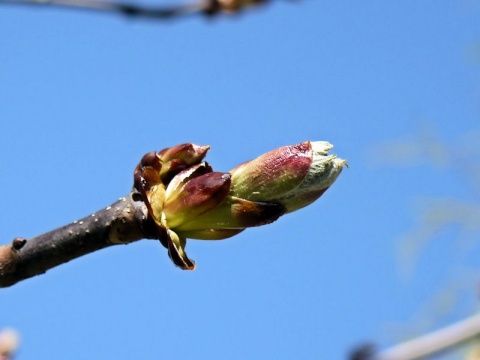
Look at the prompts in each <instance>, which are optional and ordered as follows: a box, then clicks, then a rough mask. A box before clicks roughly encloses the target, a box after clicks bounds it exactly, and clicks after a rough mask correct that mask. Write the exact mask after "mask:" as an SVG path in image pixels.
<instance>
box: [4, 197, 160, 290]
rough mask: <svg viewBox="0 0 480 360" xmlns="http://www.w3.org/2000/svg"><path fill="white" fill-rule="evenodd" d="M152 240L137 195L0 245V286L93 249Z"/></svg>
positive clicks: (152, 232) (43, 270) (152, 237)
mask: <svg viewBox="0 0 480 360" xmlns="http://www.w3.org/2000/svg"><path fill="white" fill-rule="evenodd" d="M144 238H149V239H154V238H156V232H155V229H154V228H153V224H151V219H150V218H149V217H148V210H147V208H146V206H145V203H144V202H143V201H142V200H141V197H139V194H137V193H131V194H129V195H128V196H125V197H122V198H120V199H119V200H118V201H117V202H115V203H114V204H112V205H111V206H108V207H106V208H104V209H102V210H100V211H98V212H95V213H93V214H91V215H89V216H87V217H85V218H83V219H81V220H79V221H74V222H73V223H70V224H68V225H65V226H62V227H60V228H58V229H55V230H53V231H50V232H48V233H45V234H43V235H39V236H36V237H33V238H31V239H29V240H26V239H23V238H15V239H14V240H13V241H12V243H11V244H9V245H4V246H0V287H6V286H10V285H13V284H15V283H17V282H19V281H21V280H24V279H27V278H30V277H32V276H35V275H39V274H42V273H44V272H46V271H47V270H48V269H51V268H53V267H55V266H57V265H60V264H63V263H66V262H68V261H70V260H72V259H75V258H78V257H80V256H83V255H85V254H88V253H91V252H93V251H96V250H100V249H103V248H105V247H108V246H112V245H117V244H128V243H131V242H133V241H137V240H140V239H144Z"/></svg>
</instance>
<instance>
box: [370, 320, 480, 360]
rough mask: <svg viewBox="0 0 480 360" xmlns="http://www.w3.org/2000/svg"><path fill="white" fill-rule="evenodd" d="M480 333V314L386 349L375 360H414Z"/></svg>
mask: <svg viewBox="0 0 480 360" xmlns="http://www.w3.org/2000/svg"><path fill="white" fill-rule="evenodd" d="M478 335H480V314H477V315H474V316H472V317H470V318H467V319H465V320H462V321H460V322H457V323H455V324H453V325H450V326H447V327H445V328H443V329H440V330H437V331H434V332H432V333H430V334H427V335H424V336H421V337H419V338H416V339H413V340H410V341H407V342H405V343H403V344H399V345H396V346H394V347H392V348H390V349H386V350H384V351H382V352H380V353H378V354H377V355H376V356H374V359H375V360H414V359H419V358H422V357H425V356H431V355H434V354H437V353H439V352H441V351H444V350H447V349H448V348H451V347H453V346H457V345H459V344H461V343H464V342H466V341H469V340H471V339H472V338H474V337H476V336H478Z"/></svg>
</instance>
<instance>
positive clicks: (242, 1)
mask: <svg viewBox="0 0 480 360" xmlns="http://www.w3.org/2000/svg"><path fill="white" fill-rule="evenodd" d="M268 1H269V0H199V1H195V2H192V3H188V4H178V5H163V6H146V5H142V4H138V3H134V2H121V1H109V0H0V4H2V3H3V4H13V5H33V6H52V7H57V8H67V9H79V10H90V11H97V12H105V13H112V14H120V15H125V16H128V17H135V18H145V19H154V20H169V19H176V18H180V17H185V16H187V15H206V16H212V15H217V14H219V13H230V14H231V13H238V12H240V11H241V10H244V9H245V8H247V7H252V6H254V5H260V4H264V3H267V2H268Z"/></svg>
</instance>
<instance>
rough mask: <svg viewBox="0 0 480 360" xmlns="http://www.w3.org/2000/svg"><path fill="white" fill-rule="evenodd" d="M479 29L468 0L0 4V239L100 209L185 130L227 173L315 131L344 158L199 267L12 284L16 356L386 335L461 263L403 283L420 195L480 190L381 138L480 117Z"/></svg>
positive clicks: (205, 250)
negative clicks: (296, 204)
mask: <svg viewBox="0 0 480 360" xmlns="http://www.w3.org/2000/svg"><path fill="white" fill-rule="evenodd" d="M479 24H480V3H479V2H478V1H474V0H460V1H440V2H439V1H434V0H428V1H413V0H407V1H398V2H388V1H387V2H386V1H376V0H374V1H370V2H359V1H329V2H327V1H312V0H310V1H302V2H292V3H290V2H274V3H273V4H272V5H271V6H267V7H264V8H262V9H260V10H258V11H253V12H248V13H246V14H245V15H244V16H239V17H226V18H225V17H223V18H218V19H213V20H212V21H208V20H206V19H203V18H200V17H194V18H188V19H182V20H180V21H174V22H167V23H158V22H152V21H135V20H129V19H125V18H122V17H115V16H108V15H99V14H92V13H88V12H81V11H65V10H55V9H51V8H50V9H48V8H42V9H41V8H27V7H12V6H7V5H0V30H1V33H2V36H1V37H0V49H1V51H0V152H1V156H0V197H1V199H2V205H1V209H0V215H1V219H2V225H1V227H0V239H1V242H2V243H8V242H9V241H11V239H13V238H14V237H16V236H23V237H31V236H34V235H38V234H40V233H43V232H46V231H48V230H51V229H53V228H56V227H58V226H61V225H64V224H66V223H69V222H71V221H73V220H76V219H78V218H81V217H83V216H85V215H88V214H89V213H91V212H93V211H95V210H97V209H99V208H102V207H104V206H106V205H108V204H109V203H111V202H113V201H115V200H116V199H117V198H119V197H120V196H123V195H125V194H127V193H128V192H129V190H130V188H131V185H132V172H133V169H134V167H135V165H136V163H137V162H138V160H139V159H140V157H141V156H142V155H143V154H144V153H145V152H148V151H151V150H155V149H157V150H159V149H162V148H164V147H167V146H170V145H175V144H178V143H182V142H194V143H197V144H208V145H211V146H212V149H211V151H210V153H209V155H208V157H207V160H208V161H209V162H210V163H211V164H212V166H213V167H214V168H215V169H218V170H219V171H227V170H229V169H230V168H232V167H234V166H235V165H237V164H239V163H240V162H243V161H245V160H248V159H251V158H253V157H255V156H257V155H260V154H262V153H264V152H266V151H269V150H271V149H274V148H276V147H279V146H282V145H288V144H295V143H298V142H301V141H304V140H328V141H330V142H332V143H333V144H334V145H335V149H334V152H335V153H337V154H338V155H339V156H340V157H343V158H347V159H348V161H349V164H350V169H347V170H345V171H344V172H343V173H342V175H341V176H340V178H339V179H338V180H337V182H336V183H335V184H334V186H333V187H332V188H331V189H330V190H329V191H327V192H326V193H325V195H324V196H323V197H322V198H321V199H320V200H319V201H318V202H316V203H315V204H313V205H312V206H309V207H308V208H305V209H303V210H301V211H299V212H296V213H293V214H290V215H288V216H286V217H283V218H281V219H280V220H279V221H278V222H276V223H274V224H272V225H269V226H266V227H262V228H256V229H250V230H248V231H245V232H243V233H242V234H240V235H238V236H236V237H234V238H232V239H229V240H225V241H218V242H206V241H190V242H189V244H188V254H189V255H190V256H191V257H192V258H193V259H195V260H196V261H197V270H196V271H194V272H184V271H181V270H179V269H177V268H175V267H174V266H173V265H172V263H171V262H170V261H169V259H168V257H167V255H166V251H165V249H164V248H163V247H162V246H161V245H160V244H159V243H157V242H155V241H140V242H137V243H134V244H131V245H128V246H118V247H114V248H109V249H106V250H102V251H100V252H97V253H94V254H91V255H89V256H85V257H83V258H81V259H77V260H75V261H72V262H70V263H68V264H65V265H63V266H61V267H58V268H55V269H52V270H51V271H49V272H48V273H47V274H46V275H42V276H39V277H36V278H33V279H29V280H27V281H24V282H22V283H20V284H17V285H15V286H13V287H11V288H8V289H4V290H1V291H0V292H1V294H0V309H2V310H1V312H0V327H3V326H10V327H14V328H16V329H17V330H18V331H19V332H20V333H21V335H22V342H23V344H22V347H21V352H20V354H19V356H18V359H19V360H33V359H71V360H76V359H143V360H153V359H187V358H196V359H239V360H240V359H326V360H336V359H343V358H344V357H345V354H346V353H347V352H348V351H349V350H350V349H351V348H352V347H354V346H355V345H358V344H359V343H361V342H363V341H375V342H378V344H379V345H380V346H387V345H389V344H392V343H394V342H395V338H394V337H392V336H391V335H392V334H391V333H390V332H389V331H387V330H388V329H389V326H390V325H391V324H394V323H408V322H409V321H410V320H411V319H412V316H413V315H414V314H415V313H416V312H417V311H418V310H419V308H421V306H422V305H424V304H425V302H426V301H428V300H429V299H430V298H431V297H432V296H433V294H435V293H436V292H437V291H438V290H440V289H441V288H442V286H443V284H444V282H445V278H446V277H448V273H447V270H446V268H447V267H448V262H449V261H450V260H451V255H450V252H449V251H450V250H449V248H448V246H447V247H446V248H436V250H435V251H433V252H431V253H430V254H428V255H426V256H424V257H422V258H421V259H422V260H421V261H420V263H419V264H418V267H417V272H416V273H415V276H414V277H413V278H410V279H409V280H405V278H403V277H402V276H400V271H399V269H400V264H399V262H398V257H397V250H398V239H399V237H400V236H401V235H402V234H404V233H406V232H407V231H408V230H409V229H411V228H412V227H413V226H414V225H415V224H416V221H417V220H416V216H417V213H416V212H415V211H414V209H415V208H414V204H415V199H417V198H419V197H425V196H434V197H435V196H442V197H448V196H452V197H464V198H465V197H468V193H467V191H466V190H465V189H464V188H463V187H462V184H463V182H462V179H461V178H460V177H459V176H457V175H456V174H452V173H451V172H448V171H444V170H442V169H435V168H431V167H428V166H426V163H425V162H420V163H419V165H416V166H410V167H406V168H401V167H396V166H386V165H381V164H379V163H378V162H377V161H375V159H374V158H375V157H376V155H377V152H378V148H377V147H376V146H377V145H378V144H382V143H385V142H388V141H391V140H396V139H402V138H404V139H409V138H412V137H414V136H415V134H416V132H417V131H418V129H419V125H418V121H419V119H427V120H428V121H429V122H430V124H431V126H432V127H433V128H435V129H436V131H437V133H438V136H439V137H440V138H441V139H443V140H444V141H447V142H453V143H455V141H457V140H458V139H459V138H460V137H461V136H462V134H464V133H465V132H468V131H471V130H473V129H475V128H477V129H478V126H479V125H478V124H479V115H480V107H479V105H478V104H479V101H478V100H479V94H480V93H479V89H480V87H479V85H480V72H479V66H478V63H477V64H475V63H474V61H472V59H471V58H470V57H469V56H468V54H469V49H471V47H472V46H473V45H474V44H475V42H477V41H478V40H479V38H480V27H479ZM376 149H377V150H376ZM477 161H478V159H477ZM452 238H453V237H452ZM452 241H453V240H452ZM446 243H447V244H448V242H446ZM460 315H462V314H460ZM463 315H467V312H465V313H463Z"/></svg>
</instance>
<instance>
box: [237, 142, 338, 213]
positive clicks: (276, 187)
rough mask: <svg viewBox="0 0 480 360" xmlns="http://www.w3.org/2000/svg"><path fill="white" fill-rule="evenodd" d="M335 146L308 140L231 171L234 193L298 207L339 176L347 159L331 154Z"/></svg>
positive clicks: (324, 189) (316, 197)
mask: <svg viewBox="0 0 480 360" xmlns="http://www.w3.org/2000/svg"><path fill="white" fill-rule="evenodd" d="M332 148H333V145H332V144H330V143H328V142H326V141H315V142H310V141H306V142H303V143H300V144H297V145H293V146H283V147H281V148H278V149H276V150H273V151H270V152H268V153H266V154H264V155H262V156H260V157H258V158H256V159H255V160H252V161H249V162H247V163H244V164H242V165H240V166H237V167H236V168H234V169H233V170H232V171H231V174H232V183H233V184H234V190H233V192H234V194H235V195H236V196H239V197H246V198H248V199H250V200H259V201H269V202H275V203H279V204H282V205H284V206H285V208H286V210H287V212H292V211H295V210H298V209H300V208H302V207H305V206H307V205H309V204H311V203H312V202H313V201H315V200H317V199H318V198H319V197H320V196H321V195H322V194H323V193H324V192H325V191H326V190H327V189H328V188H329V187H330V185H332V184H333V183H334V182H335V180H336V179H337V177H338V175H340V172H341V171H342V169H343V166H344V165H346V161H345V160H342V159H337V157H336V155H328V151H329V150H331V149H332Z"/></svg>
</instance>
